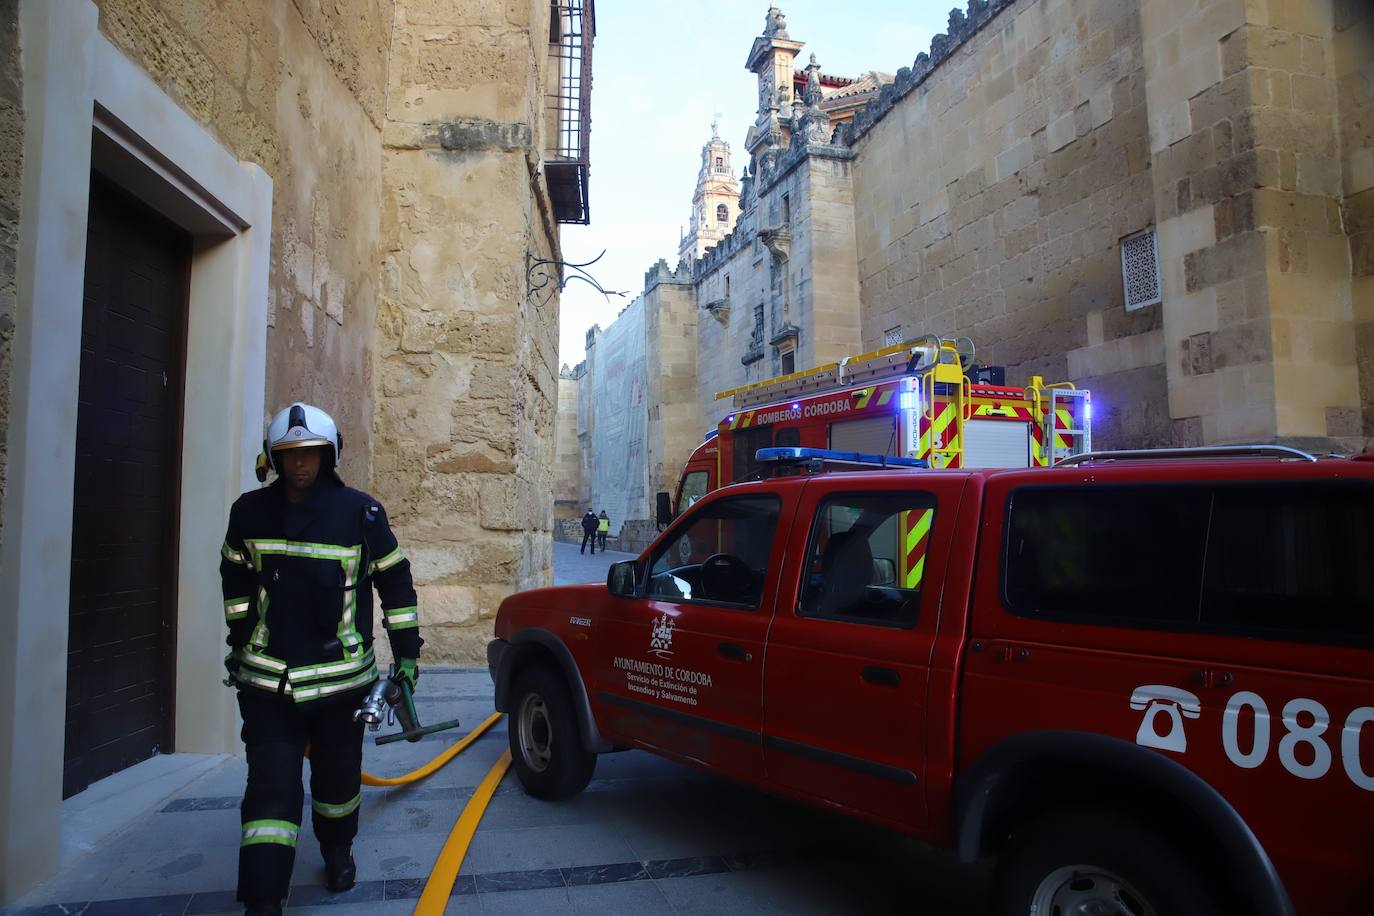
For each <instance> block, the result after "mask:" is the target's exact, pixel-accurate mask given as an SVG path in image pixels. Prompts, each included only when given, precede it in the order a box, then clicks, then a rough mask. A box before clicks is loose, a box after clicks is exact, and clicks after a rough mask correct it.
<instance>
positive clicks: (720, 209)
mask: <svg viewBox="0 0 1374 916" xmlns="http://www.w3.org/2000/svg"><path fill="white" fill-rule="evenodd" d="M716 222H718V223H728V222H730V208H729V207H727V206H725V204H717V205H716Z"/></svg>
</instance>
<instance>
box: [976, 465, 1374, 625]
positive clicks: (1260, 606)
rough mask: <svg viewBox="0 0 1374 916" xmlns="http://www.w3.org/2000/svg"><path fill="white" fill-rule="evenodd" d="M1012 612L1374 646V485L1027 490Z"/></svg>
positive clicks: (1020, 511)
mask: <svg viewBox="0 0 1374 916" xmlns="http://www.w3.org/2000/svg"><path fill="white" fill-rule="evenodd" d="M1010 503H1011V504H1010V506H1009V511H1008V518H1007V528H1006V541H1005V545H1004V547H1005V553H1004V560H1005V561H1004V564H1003V595H1004V601H1005V603H1006V606H1007V608H1008V609H1009V610H1011V611H1012V612H1013V613H1016V614H1021V615H1027V616H1040V617H1050V618H1055V619H1061V620H1077V621H1081V622H1083V623H1095V624H1108V625H1122V626H1132V625H1136V626H1159V627H1164V628H1170V629H1173V628H1186V629H1198V630H1207V631H1219V632H1238V633H1242V634H1245V635H1251V636H1259V637H1263V638H1274V639H1300V640H1305V641H1324V642H1334V643H1346V642H1352V643H1356V644H1371V643H1374V564H1371V563H1370V562H1369V558H1370V556H1371V555H1372V554H1371V549H1372V548H1374V488H1372V487H1368V486H1361V485H1358V484H1353V483H1351V484H1338V485H1329V484H1280V485H1224V486H1210V485H1195V486H1150V485H1145V486H1125V487H1026V488H1022V489H1019V490H1017V491H1015V492H1014V493H1013V494H1012V498H1011V501H1010Z"/></svg>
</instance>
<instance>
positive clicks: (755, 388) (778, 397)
mask: <svg viewBox="0 0 1374 916" xmlns="http://www.w3.org/2000/svg"><path fill="white" fill-rule="evenodd" d="M964 341H967V344H966V345H964V344H963V342H964ZM961 345H964V346H965V347H966V349H967V350H968V352H967V353H965V352H964V351H963V350H961V349H960V346H961ZM972 361H973V357H972V341H969V340H968V338H966V337H965V338H960V339H959V340H957V341H956V340H942V339H940V338H938V337H935V336H934V335H927V336H925V337H922V338H920V339H919V340H917V341H916V342H915V343H902V344H897V345H895V346H891V347H884V348H882V349H881V350H873V351H870V352H868V353H862V354H860V355H858V356H847V357H845V358H844V359H842V360H840V361H839V362H837V363H826V364H825V365H823V366H816V367H814V368H811V369H802V370H801V371H799V372H793V373H790V374H788V375H780V376H777V377H775V378H770V379H764V380H763V381H761V382H754V383H752V384H749V385H741V386H740V387H738V388H731V389H729V390H727V391H719V392H716V400H718V401H719V400H724V399H725V398H733V399H734V406H735V408H736V409H742V408H745V407H755V406H758V405H761V404H773V403H777V402H779V401H786V400H789V399H791V398H796V397H801V396H803V395H812V394H820V393H822V392H825V391H833V390H837V389H840V388H850V387H853V386H855V385H863V384H865V383H868V382H881V381H884V380H886V379H891V378H899V377H901V376H904V375H911V374H913V373H925V372H928V371H930V370H931V369H933V368H934V367H936V366H939V365H945V366H947V367H948V366H952V367H953V369H954V370H956V371H958V373H959V374H960V376H962V375H963V371H964V368H965V364H969V365H971V364H972ZM945 374H948V372H945ZM940 381H945V379H943V378H942V379H940Z"/></svg>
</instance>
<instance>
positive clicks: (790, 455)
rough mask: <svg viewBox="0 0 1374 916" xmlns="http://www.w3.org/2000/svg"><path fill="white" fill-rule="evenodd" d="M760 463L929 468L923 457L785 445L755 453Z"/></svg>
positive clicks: (755, 457) (762, 449)
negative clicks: (903, 456) (902, 456)
mask: <svg viewBox="0 0 1374 916" xmlns="http://www.w3.org/2000/svg"><path fill="white" fill-rule="evenodd" d="M754 459H755V460H756V461H758V462H759V464H772V465H788V464H813V463H817V464H845V465H854V466H859V467H865V468H928V467H930V464H929V463H928V462H927V461H925V460H924V459H922V458H899V457H897V456H895V455H874V454H869V453H867V452H840V451H835V450H834V449H828V448H801V447H798V446H784V447H776V448H761V449H759V450H758V452H757V453H755V455H754Z"/></svg>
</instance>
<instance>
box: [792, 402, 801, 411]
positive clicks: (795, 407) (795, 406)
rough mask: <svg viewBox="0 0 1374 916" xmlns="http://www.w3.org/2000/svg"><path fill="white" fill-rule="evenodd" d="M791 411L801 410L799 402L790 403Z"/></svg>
mask: <svg viewBox="0 0 1374 916" xmlns="http://www.w3.org/2000/svg"><path fill="white" fill-rule="evenodd" d="M792 409H793V410H801V401H793V402H792Z"/></svg>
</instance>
